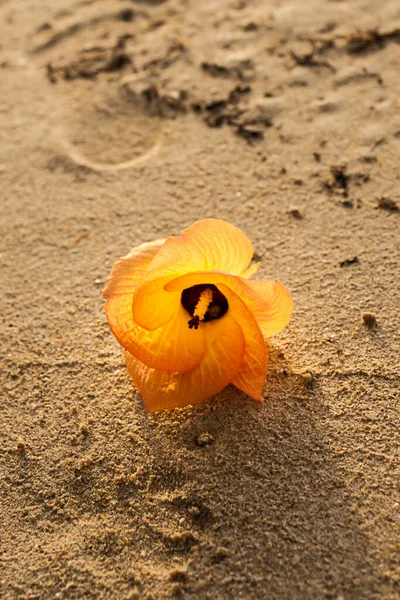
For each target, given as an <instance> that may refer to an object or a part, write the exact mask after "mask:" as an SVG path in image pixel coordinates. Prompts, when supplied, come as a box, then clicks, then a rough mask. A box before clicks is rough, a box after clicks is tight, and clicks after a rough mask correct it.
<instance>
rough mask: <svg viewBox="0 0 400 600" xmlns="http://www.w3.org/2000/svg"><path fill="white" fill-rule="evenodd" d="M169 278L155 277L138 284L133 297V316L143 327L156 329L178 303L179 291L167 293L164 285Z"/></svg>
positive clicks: (169, 318)
mask: <svg viewBox="0 0 400 600" xmlns="http://www.w3.org/2000/svg"><path fill="white" fill-rule="evenodd" d="M170 279H171V277H170V276H168V277H157V278H156V279H150V280H149V281H145V282H144V283H142V284H141V285H139V286H138V287H137V289H136V292H135V295H134V298H133V305H132V310H133V318H134V320H135V322H136V323H137V324H138V325H140V326H141V327H144V328H145V329H150V330H153V329H157V328H158V327H162V326H163V325H165V324H166V323H168V321H170V320H171V319H172V317H173V315H174V314H175V311H176V306H177V305H178V304H180V301H181V295H180V293H168V292H166V291H165V289H164V286H165V285H166V284H167V283H168V282H169V280H170Z"/></svg>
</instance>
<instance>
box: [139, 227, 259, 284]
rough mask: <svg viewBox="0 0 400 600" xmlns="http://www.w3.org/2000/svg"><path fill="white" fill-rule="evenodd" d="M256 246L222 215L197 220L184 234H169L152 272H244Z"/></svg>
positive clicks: (152, 274) (158, 274)
mask: <svg viewBox="0 0 400 600" xmlns="http://www.w3.org/2000/svg"><path fill="white" fill-rule="evenodd" d="M253 254H254V248H253V244H252V243H251V242H250V240H249V239H248V237H247V236H245V235H244V233H242V232H241V231H240V229H238V228H237V227H235V226H234V225H231V224H230V223H226V222H225V221H220V220H218V219H204V220H202V221H197V222H196V223H194V224H193V225H192V226H191V227H189V228H188V229H185V230H184V231H182V233H181V235H180V237H177V238H175V237H169V238H167V240H166V242H165V244H164V246H163V247H162V249H161V251H160V252H159V253H158V255H157V258H156V260H154V261H153V262H152V264H151V265H150V268H149V271H148V276H151V277H152V278H154V277H158V276H162V275H169V276H170V278H171V277H177V276H178V275H182V274H183V273H187V272H193V271H213V270H219V271H226V272H228V273H232V274H234V275H241V274H242V273H243V272H244V271H245V270H246V269H247V267H248V266H249V263H250V261H251V259H252V257H253Z"/></svg>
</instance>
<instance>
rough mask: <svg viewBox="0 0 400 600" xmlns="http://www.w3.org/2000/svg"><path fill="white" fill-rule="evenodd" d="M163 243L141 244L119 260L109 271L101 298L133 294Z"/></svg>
mask: <svg viewBox="0 0 400 600" xmlns="http://www.w3.org/2000/svg"><path fill="white" fill-rule="evenodd" d="M164 243H165V240H156V241H155V242H148V243H145V244H141V245H140V246H138V247H137V248H133V250H131V251H130V252H129V254H127V256H124V257H123V258H119V259H118V260H117V262H116V263H115V264H114V265H113V267H112V269H111V273H110V276H109V277H108V279H107V283H106V286H105V288H104V290H103V292H102V293H103V296H104V297H105V298H111V297H113V296H116V295H121V294H133V291H134V290H135V288H136V286H137V285H138V283H139V281H140V280H141V279H142V277H143V276H144V273H145V271H146V269H147V267H148V266H149V264H150V263H151V261H152V260H153V258H154V257H155V255H156V254H157V253H158V252H159V250H160V248H161V247H162V246H163V244H164Z"/></svg>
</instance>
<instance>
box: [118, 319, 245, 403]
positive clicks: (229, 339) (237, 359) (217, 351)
mask: <svg viewBox="0 0 400 600" xmlns="http://www.w3.org/2000/svg"><path fill="white" fill-rule="evenodd" d="M202 328H204V330H205V334H206V343H207V347H206V352H205V355H204V359H203V361H202V362H201V364H200V365H199V366H198V367H196V368H195V369H193V371H191V372H190V373H171V372H167V371H160V370H156V369H151V368H149V367H147V366H146V365H144V364H143V363H141V362H140V361H138V360H137V359H135V358H134V357H133V356H132V355H131V354H130V353H129V352H125V360H126V365H127V368H128V371H129V374H130V376H131V378H132V380H133V383H134V384H135V386H136V387H137V388H138V390H139V392H140V393H141V395H142V397H143V399H144V402H145V405H146V408H147V410H148V411H149V412H155V411H157V410H163V409H165V408H176V407H181V406H187V405H188V404H198V403H199V402H201V401H202V400H205V399H206V398H208V397H209V396H213V395H214V394H216V393H218V392H220V391H221V390H222V389H223V388H224V387H225V386H227V385H228V383H230V382H231V381H232V380H233V379H234V377H235V375H236V373H237V372H238V370H239V368H240V365H241V364H242V361H243V356H244V353H245V340H244V336H243V333H242V329H241V327H240V326H239V325H238V323H237V321H236V320H235V319H234V318H233V317H231V316H230V315H228V314H227V315H225V316H224V317H222V318H221V319H218V320H215V321H210V322H209V323H203V324H202V325H201V327H200V328H199V331H200V329H202ZM196 333H197V332H196Z"/></svg>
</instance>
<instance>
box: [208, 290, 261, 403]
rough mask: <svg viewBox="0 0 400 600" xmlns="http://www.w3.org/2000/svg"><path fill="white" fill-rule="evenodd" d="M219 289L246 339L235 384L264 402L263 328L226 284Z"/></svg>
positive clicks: (233, 381) (233, 380) (252, 396)
mask: <svg viewBox="0 0 400 600" xmlns="http://www.w3.org/2000/svg"><path fill="white" fill-rule="evenodd" d="M218 289H219V290H220V291H221V292H222V293H223V294H224V296H225V297H226V299H227V300H228V303H229V311H230V313H231V314H232V315H234V319H235V321H236V322H237V323H238V325H239V326H240V327H241V329H242V332H243V335H244V339H245V344H246V345H245V352H244V356H243V361H242V364H241V365H240V368H239V371H238V372H237V374H236V375H235V377H234V378H233V379H232V382H231V383H233V385H235V386H236V387H238V388H239V389H240V390H242V392H245V394H247V395H248V396H250V397H251V398H254V400H258V401H259V402H263V401H264V399H263V397H262V390H263V387H264V383H265V378H266V375H267V364H268V352H267V347H266V344H265V341H264V337H263V334H262V332H261V329H260V327H259V325H258V323H257V321H256V319H255V317H254V315H252V313H251V312H250V311H249V310H248V309H247V308H246V306H245V305H244V303H243V302H242V301H241V300H240V298H238V296H236V294H234V293H233V292H232V291H231V290H230V289H229V288H228V287H227V286H226V285H223V284H219V285H218Z"/></svg>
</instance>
